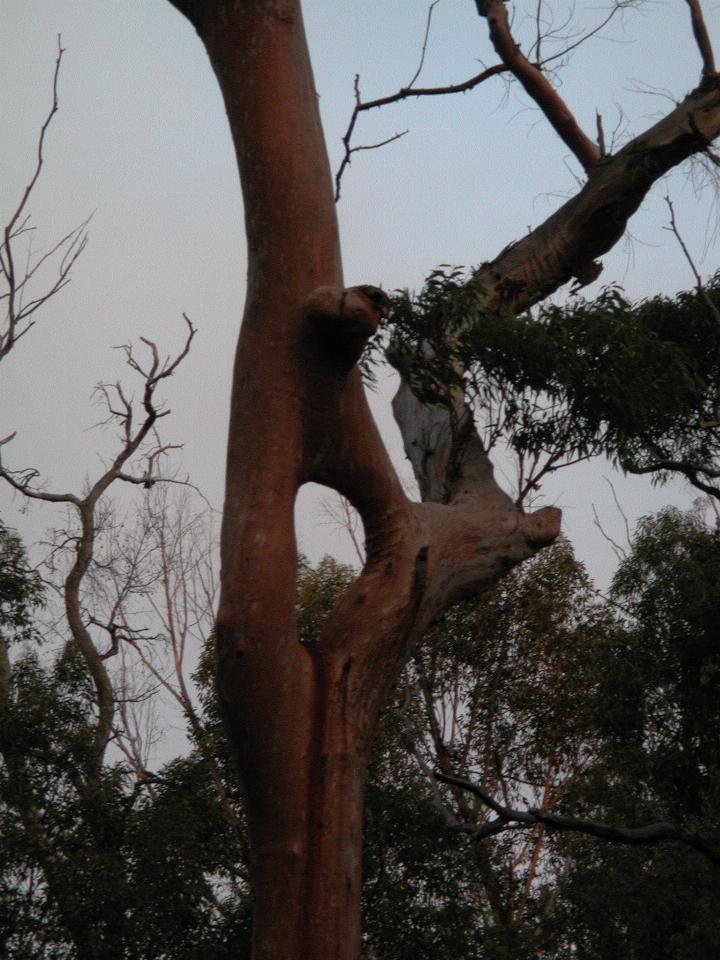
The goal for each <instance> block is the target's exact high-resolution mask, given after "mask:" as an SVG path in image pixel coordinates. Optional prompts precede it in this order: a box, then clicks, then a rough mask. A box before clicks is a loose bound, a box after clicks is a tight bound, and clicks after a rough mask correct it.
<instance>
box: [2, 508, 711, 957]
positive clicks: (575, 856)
mask: <svg viewBox="0 0 720 960" xmlns="http://www.w3.org/2000/svg"><path fill="white" fill-rule="evenodd" d="M12 549H13V551H14V554H13V555H14V556H15V558H16V561H17V562H16V572H17V576H16V578H15V580H14V581H13V583H14V586H13V587H12V590H10V589H8V590H7V591H6V594H5V596H7V597H9V598H11V599H12V598H14V604H15V606H12V605H11V606H10V607H7V608H5V607H3V610H5V609H7V610H8V611H10V612H9V614H8V619H12V620H13V622H14V623H15V624H16V626H15V628H14V629H15V633H14V634H13V636H16V635H17V636H27V637H31V636H33V630H32V607H31V604H32V603H35V602H37V601H38V600H39V599H40V598H41V592H40V589H39V586H38V584H37V581H36V580H35V579H34V578H33V575H32V574H31V573H30V572H29V571H28V570H27V565H26V562H25V558H24V554H23V552H22V547H21V545H19V543H17V542H13V544H12ZM23 571H24V572H23ZM352 575H353V573H352V570H351V569H350V568H349V567H345V566H343V565H341V564H337V563H336V562H335V561H333V560H331V559H329V558H325V559H324V560H323V561H321V563H320V564H319V565H318V566H316V567H313V566H312V565H310V564H309V563H308V562H307V561H305V560H302V561H301V563H300V565H299V570H298V621H299V626H300V635H301V637H302V638H303V640H305V641H306V642H307V641H308V640H312V639H315V638H316V637H317V636H318V634H319V631H320V630H321V629H322V626H323V624H324V622H325V620H326V618H327V616H328V613H329V611H330V610H331V609H332V606H333V604H334V603H335V602H336V600H337V598H338V596H339V595H340V593H341V592H342V591H343V590H344V589H345V588H346V586H347V584H348V582H349V581H350V579H351V578H352ZM8 582H10V581H8ZM23 598H24V599H23ZM612 603H613V605H612V606H608V605H607V604H605V603H602V602H600V601H599V600H598V598H597V596H596V593H595V591H594V590H593V588H592V585H591V584H590V582H589V581H588V578H587V576H586V574H585V572H584V570H583V568H582V565H581V564H579V563H578V562H577V561H576V560H575V558H574V556H573V553H572V550H571V548H570V546H569V545H568V544H567V543H566V542H563V541H560V542H559V543H557V544H556V545H555V546H554V547H552V548H550V549H548V550H545V551H543V552H541V553H540V554H539V555H538V556H537V557H536V558H535V559H534V560H533V561H530V562H528V563H527V564H525V565H523V566H522V567H520V568H519V569H517V570H516V571H514V572H513V573H512V574H511V575H509V576H508V577H507V578H505V579H504V580H503V581H502V582H501V583H500V584H499V585H498V586H497V588H496V589H495V590H493V591H490V592H488V593H487V594H486V595H484V596H483V597H481V598H479V599H478V600H476V601H473V602H468V603H465V604H462V605H460V606H458V607H456V608H454V609H452V610H451V611H449V612H448V613H447V614H446V616H445V617H444V618H443V620H442V622H440V623H439V624H437V625H436V627H435V628H434V629H433V631H432V632H431V634H430V635H429V636H428V638H427V639H426V641H425V642H424V644H423V646H422V648H421V649H420V650H419V651H418V652H417V655H416V657H415V659H414V661H413V662H412V663H411V664H410V665H409V666H408V669H407V671H406V675H405V677H404V680H403V684H402V685H401V688H400V689H399V690H398V692H397V695H396V698H395V701H394V702H393V703H392V704H391V705H390V707H389V709H388V710H387V712H386V714H385V716H384V717H383V720H382V725H381V729H380V733H379V736H378V738H377V741H376V742H375V745H374V749H373V753H372V758H371V764H370V771H369V776H368V783H367V807H366V823H365V867H364V869H365V875H364V887H363V909H364V954H365V956H366V957H367V958H368V960H371V958H372V960H379V958H382V960H410V958H412V960H431V958H432V960H451V958H452V960H455V958H457V957H467V958H471V957H472V958H475V957H477V958H480V957H482V958H483V960H558V958H560V957H565V956H574V957H577V958H582V960H606V958H607V957H613V958H618V960H636V958H638V960H640V958H641V957H642V958H643V960H644V957H652V958H655V957H657V958H659V960H664V958H667V960H670V958H672V960H691V958H692V960H696V958H699V960H705V958H708V960H710V958H711V957H713V958H714V957H715V956H717V955H718V953H720V941H719V940H718V936H719V935H718V933H717V924H716V922H715V920H716V917H717V915H718V911H719V910H720V901H719V900H718V896H719V895H718V892H717V891H718V884H717V878H716V872H717V871H716V868H714V867H712V866H711V865H709V864H707V863H705V862H704V861H703V860H702V858H701V857H700V856H699V855H698V854H697V853H696V852H695V851H690V850H685V849H684V848H679V847H678V846H677V845H661V846H658V847H654V848H642V849H635V848H624V847H619V846H616V845H613V844H608V843H604V842H602V841H599V840H597V839H590V838H586V837H578V836H572V835H568V834H564V833H563V834H556V835H548V834H545V833H543V831H541V830H527V829H523V830H520V831H515V830H507V831H504V832H502V833H499V834H496V835H495V836H493V837H492V838H488V839H485V840H477V839H475V838H473V836H471V835H468V834H466V833H462V832H459V831H458V830H457V829H453V828H451V827H449V826H448V824H447V822H446V820H445V819H444V818H443V816H441V814H440V810H439V807H438V803H437V797H436V795H435V794H434V793H433V789H432V786H431V784H430V783H429V782H428V779H427V777H426V776H425V774H424V773H423V772H422V771H421V770H420V769H419V767H418V765H417V762H416V760H415V758H414V757H413V756H412V755H411V754H410V753H408V751H407V743H406V740H407V736H408V731H409V730H411V731H412V732H413V736H414V739H415V743H416V744H417V745H418V747H419V749H420V750H421V753H422V754H423V756H424V757H425V759H426V762H427V763H428V764H429V765H431V766H439V767H441V768H442V769H446V770H453V771H456V772H458V773H460V774H461V775H465V776H468V777H470V778H472V779H474V780H476V781H477V782H480V783H482V784H483V785H484V786H485V788H486V789H487V790H488V791H489V792H490V793H492V794H493V795H494V796H495V797H497V798H499V799H501V800H502V801H503V802H505V803H509V804H512V805H515V806H519V807H527V806H534V805H536V806H541V805H547V806H550V807H552V808H553V809H555V810H558V811H562V812H567V813H571V814H576V815H584V816H590V817H595V818H597V819H600V820H603V821H605V822H616V823H623V824H628V825H635V824H639V823H645V822H649V821H652V820H657V819H669V820H672V821H673V822H676V823H680V824H683V825H685V826H686V827H687V828H688V829H691V830H702V831H703V832H706V833H712V832H713V831H715V832H716V835H718V837H719V839H720V829H719V828H720V824H719V823H718V817H717V810H718V809H720V787H719V779H720V773H719V771H720V763H719V761H720V757H719V756H718V751H719V749H720V748H719V747H718V744H720V706H718V704H720V697H719V696H718V693H720V690H718V685H719V683H720V654H719V653H718V646H717V630H716V627H715V621H716V611H717V610H718V608H719V607H720V539H719V537H718V534H717V532H715V531H710V530H708V529H707V528H706V526H705V524H704V522H703V520H702V517H701V516H700V515H699V514H689V515H688V514H680V513H678V512H676V511H666V512H664V513H662V514H660V515H658V517H655V518H650V519H648V520H646V521H644V522H643V524H642V525H641V527H640V529H639V532H638V536H637V539H636V542H635V545H634V549H633V552H632V554H631V555H630V556H629V558H628V559H627V561H626V562H625V563H624V564H623V565H622V567H621V568H620V570H619V572H618V575H617V577H616V579H615V582H614V584H613V596H612ZM23 604H24V606H23ZM619 608H622V610H623V611H624V613H623V617H622V619H618V615H617V613H616V612H613V611H617V610H618V609H619ZM3 626H7V624H6V623H4V624H3ZM7 629H8V630H9V629H10V628H9V626H7ZM3 636H5V634H3ZM214 663H215V661H214V651H213V647H212V642H211V640H209V641H208V643H207V645H206V648H205V651H204V653H203V656H202V657H201V660H200V663H199V666H198V669H197V671H196V673H195V677H194V679H195V682H196V685H197V687H198V691H199V697H200V702H201V705H202V721H203V725H202V731H201V732H199V731H198V729H196V728H194V727H193V728H192V730H191V736H192V743H193V747H192V750H191V751H190V753H189V754H188V755H187V756H185V757H180V758H177V759H175V760H173V761H172V762H170V763H168V764H166V765H165V766H164V767H162V768H161V769H160V770H158V771H157V772H156V773H151V774H146V775H145V776H144V777H139V776H138V773H137V771H133V770H132V769H130V767H129V766H128V765H127V764H124V763H121V762H119V761H117V760H116V761H115V762H106V764H105V766H104V768H103V770H102V772H101V775H100V776H99V777H96V776H95V777H93V776H91V775H90V771H91V764H90V763H89V756H90V747H91V743H92V730H93V727H92V722H91V721H92V713H93V709H94V706H93V687H92V684H91V683H90V682H89V680H88V677H87V674H86V670H85V667H84V663H83V661H82V660H81V659H80V658H79V657H77V656H76V655H74V653H73V651H72V649H71V648H66V649H65V650H63V651H61V653H60V655H59V656H57V657H55V658H54V659H53V658H50V657H49V656H47V655H45V656H43V657H42V659H41V658H40V656H39V655H38V653H37V652H35V651H33V650H28V649H26V650H25V651H24V652H22V653H20V654H19V655H17V656H16V657H15V659H14V661H13V663H12V671H11V677H10V686H9V691H8V695H7V697H6V698H5V700H4V702H3V708H2V717H1V721H2V722H1V723H0V754H1V755H2V756H1V760H0V835H2V838H3V843H2V844H0V954H1V955H2V956H7V957H8V960H31V958H33V960H34V958H37V957H42V958H43V960H45V958H50V960H55V958H57V960H61V958H62V960H65V958H67V960H86V958H88V960H95V958H98V960H99V958H103V960H104V958H110V960H113V958H115V957H117V958H122V960H200V958H204V957H213V958H214V960H224V958H227V960H230V958H231V957H232V958H238V957H239V958H242V957H247V956H249V943H250V937H249V923H250V894H249V888H248V884H247V850H246V845H245V837H244V827H243V822H242V811H241V801H240V797H239V792H238V788H237V784H236V782H235V777H234V771H233V766H232V760H231V756H230V750H229V748H228V744H227V742H226V740H225V736H224V732H223V729H222V725H221V723H220V719H219V715H218V710H217V704H216V700H215V695H214ZM219 788H220V789H219ZM441 795H442V798H443V802H444V804H445V806H446V807H447V808H449V809H450V810H452V811H453V813H454V815H455V816H456V817H457V819H458V821H461V822H465V823H469V824H476V825H482V824H485V823H487V822H488V820H490V819H492V817H493V814H492V812H491V811H489V810H488V809H487V808H486V807H485V806H484V805H483V804H482V803H481V802H480V801H478V800H477V799H475V798H473V797H471V796H469V795H468V794H465V793H463V792H461V791H456V790H452V789H449V788H445V787H443V788H442V791H441Z"/></svg>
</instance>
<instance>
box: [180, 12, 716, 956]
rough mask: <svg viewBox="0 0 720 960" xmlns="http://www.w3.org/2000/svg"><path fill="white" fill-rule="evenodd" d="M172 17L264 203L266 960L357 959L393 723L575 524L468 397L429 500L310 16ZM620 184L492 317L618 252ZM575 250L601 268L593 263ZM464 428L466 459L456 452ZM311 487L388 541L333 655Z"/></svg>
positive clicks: (237, 527) (232, 630)
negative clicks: (456, 621)
mask: <svg viewBox="0 0 720 960" xmlns="http://www.w3.org/2000/svg"><path fill="white" fill-rule="evenodd" d="M173 2H174V5H175V6H176V7H177V8H178V9H179V10H180V11H181V12H183V13H184V14H185V15H186V16H187V17H188V18H189V19H190V20H191V22H192V23H193V24H194V26H195V27H196V29H197V31H198V33H199V34H200V36H201V38H202V40H203V42H204V44H205V46H206V49H207V51H208V54H209V57H210V62H211V64H212V66H213V69H214V71H215V73H216V75H217V78H218V82H219V84H220V89H221V91H222V94H223V97H224V101H225V106H226V109H227V113H228V119H229V123H230V129H231V132H232V136H233V141H234V144H235V149H236V153H237V159H238V165H239V170H240V178H241V183H242V190H243V197H244V201H245V218H246V230H247V237H248V258H249V268H248V291H247V301H246V306H245V313H244V317H243V322H242V327H241V333H240V339H239V344H238V352H237V359H236V364H235V370H234V380H233V391H232V400H231V416H230V437H229V444H228V463H227V487H226V501H225V509H224V519H223V529H222V593H221V601H220V609H219V613H218V620H217V643H218V660H219V667H218V690H219V695H220V698H221V703H222V707H223V710H224V715H225V719H226V724H227V729H228V731H229V735H230V738H231V741H232V743H233V745H234V749H235V752H236V755H237V759H238V765H239V769H240V773H241V778H242V782H243V786H244V791H245V797H246V805H247V815H248V825H249V836H250V844H251V850H252V871H253V882H254V893H255V913H254V927H253V957H254V958H255V960H260V958H262V960H281V958H283V960H301V958H302V960H329V958H333V960H357V957H358V955H359V949H360V921H359V903H360V881H361V852H362V808H363V790H364V780H365V772H366V765H367V759H368V752H369V749H370V746H371V743H372V739H373V735H374V731H375V727H376V723H377V719H378V715H379V713H380V711H381V710H382V708H383V706H384V704H385V703H386V701H387V698H388V696H389V694H390V691H391V690H392V688H393V685H394V684H395V682H396V680H397V677H398V675H399V672H400V670H401V669H402V667H403V665H404V664H405V662H406V661H407V658H408V656H409V655H410V652H411V650H412V648H413V645H414V644H415V643H416V642H417V641H418V640H419V638H420V637H421V636H422V634H423V632H424V630H425V629H426V628H427V627H428V626H429V625H430V624H431V623H432V622H433V620H435V619H436V618H437V617H438V616H439V615H440V614H441V613H442V611H443V610H444V609H445V608H446V607H447V606H448V605H449V604H451V603H452V602H454V601H455V600H457V599H458V598H460V597H463V596H466V595H468V594H472V593H476V592H478V591H479V590H482V589H483V588H485V587H486V586H488V585H490V584H492V583H493V582H495V581H496V580H497V579H498V578H499V577H501V576H502V575H503V574H504V573H505V572H507V571H508V570H509V569H510V568H511V567H512V566H514V565H515V564H517V563H519V562H520V561H522V560H523V559H525V558H527V557H529V556H531V555H532V554H533V553H534V552H535V551H536V550H537V549H539V548H540V547H542V546H543V545H546V544H549V543H551V542H552V541H553V540H554V538H555V537H556V536H557V534H558V532H559V523H560V514H559V511H557V510H555V509H552V508H547V509H545V510H541V511H538V512H537V513H534V514H530V515H526V514H525V513H523V512H522V511H521V510H520V509H518V508H516V507H515V506H514V505H513V503H512V502H511V500H510V498H509V497H508V496H507V495H506V494H505V493H503V492H502V491H501V490H500V489H499V487H498V486H497V484H496V483H495V481H494V478H493V472H492V467H491V465H490V463H489V461H488V459H487V457H486V455H485V452H484V450H483V449H482V445H481V444H480V441H479V439H478V437H477V434H476V432H475V428H474V425H473V423H472V417H471V415H470V413H469V411H467V410H466V409H465V407H464V401H463V398H462V396H457V397H453V398H452V403H451V405H450V406H449V407H445V408H441V411H440V413H439V412H438V409H435V408H432V407H427V406H424V405H422V404H419V401H417V399H416V398H414V397H412V396H411V397H407V396H406V398H405V399H406V400H407V401H408V402H407V403H405V410H406V412H407V416H406V417H405V421H406V424H407V426H406V431H405V432H406V435H407V437H410V435H411V433H412V431H413V430H415V432H416V433H417V432H418V430H420V432H422V430H421V428H422V425H423V423H425V422H427V424H429V425H430V426H433V429H434V430H435V434H432V431H430V432H428V431H426V434H427V436H428V437H430V436H431V435H432V443H430V442H428V444H427V445H426V446H425V448H424V449H423V451H422V453H423V456H422V457H421V458H420V460H418V459H417V458H416V461H417V467H418V476H419V479H420V482H421V486H423V487H424V489H423V492H424V494H425V498H426V500H427V501H428V502H424V503H419V504H418V503H413V502H411V501H409V499H408V498H407V497H406V495H405V493H404V492H403V489H402V487H401V485H400V483H399V480H398V478H397V475H396V473H395V471H394V469H393V467H392V465H391V463H390V461H389V459H388V456H387V453H386V451H385V449H384V447H383V444H382V442H381V440H380V437H379V434H378V431H377V429H376V427H375V424H374V423H373V420H372V417H371V415H370V412H369V409H368V406H367V403H366V400H365V396H364V393H363V389H362V385H361V381H360V376H359V373H358V370H357V367H356V365H355V361H356V360H357V358H358V356H359V353H360V350H361V349H362V344H363V343H364V341H365V339H366V338H367V337H368V336H369V335H370V334H371V333H372V332H373V331H374V329H375V328H376V325H377V322H378V319H379V316H380V314H381V313H382V311H383V309H384V302H383V298H382V295H381V294H380V293H379V291H376V290H374V289H373V288H370V287H353V288H350V289H349V290H348V289H346V288H345V287H344V281H343V277H342V267H341V261H340V253H339V241H338V231H337V223H336V218H335V210H334V204H333V185H332V180H331V175H330V170H329V166H328V162H327V155H326V149H325V144H324V141H323V135H322V130H321V126H320V119H319V115H318V109H317V95H316V91H315V88H314V83H313V77H312V70H311V66H310V60H309V56H308V52H307V47H306V42H305V37H304V32H303V25H302V17H301V11H300V6H299V2H298V0H244V2H233V0H204V2H200V0H173ZM698 96H700V97H703V96H707V97H708V99H709V100H711V99H712V98H713V96H715V97H716V96H717V91H715V93H711V92H708V93H707V94H702V95H698ZM685 141H686V145H687V147H688V149H689V147H690V146H692V147H693V149H697V148H698V145H699V144H700V142H701V138H700V137H699V136H698V135H696V134H695V133H694V132H691V133H690V134H689V135H688V137H686V138H685ZM660 153H662V151H659V152H657V156H659V154H660ZM680 153H682V151H681V150H678V149H675V148H674V147H673V148H671V149H670V150H666V151H665V161H663V162H660V161H659V160H658V161H657V162H656V160H655V157H656V153H653V154H652V157H653V162H652V163H651V164H649V167H648V174H647V175H645V176H644V177H641V178H640V179H641V180H642V183H644V184H645V188H646V189H647V186H649V183H650V182H651V180H652V177H651V175H650V172H649V171H650V169H652V171H656V172H657V175H658V176H659V175H660V173H661V172H662V169H661V168H663V167H664V168H665V169H667V168H668V164H670V165H671V163H670V160H671V159H672V158H674V162H677V159H679V158H680ZM671 155H672V157H671ZM638 157H639V159H640V162H641V163H642V161H643V158H644V157H645V154H644V153H642V152H639V153H638ZM603 169H604V168H603V165H602V164H601V165H598V168H597V173H595V174H593V177H592V178H591V181H592V182H593V184H607V185H606V186H599V187H596V186H593V187H592V189H593V190H596V189H599V191H600V194H601V195H602V196H601V199H600V200H597V199H595V200H593V204H594V207H593V209H597V210H601V211H603V217H602V218H601V219H602V223H600V222H597V217H596V225H595V226H594V227H593V226H592V224H590V226H588V223H587V221H588V218H589V219H590V220H592V217H591V216H590V214H584V213H583V211H584V210H585V209H586V207H585V206H584V204H586V202H587V200H586V198H584V199H582V200H580V199H578V200H576V201H575V205H574V206H573V207H572V208H571V210H570V212H569V213H565V214H561V215H560V216H559V219H557V220H556V227H561V229H560V238H561V239H560V242H559V243H558V242H557V241H555V239H554V237H555V229H556V227H548V228H547V230H545V233H542V229H543V228H541V230H540V231H536V234H537V235H538V236H537V239H536V241H535V244H534V246H532V245H531V246H530V247H526V248H523V249H524V250H527V253H523V251H522V250H519V248H520V244H518V245H517V246H516V247H515V248H513V250H518V251H519V252H518V253H517V254H516V255H515V257H514V259H513V252H512V251H506V252H505V254H504V255H503V256H504V259H503V258H498V260H497V261H495V262H494V264H493V265H489V266H488V267H487V268H483V269H486V271H487V278H488V296H489V297H492V298H494V299H493V300H492V302H493V304H495V305H497V306H498V307H500V306H508V305H509V306H510V307H511V308H516V307H521V306H522V305H523V303H524V302H525V303H526V302H530V301H532V300H533V299H537V298H538V297H540V296H541V295H543V294H545V293H547V292H549V291H550V289H554V288H555V287H556V286H557V285H559V284H560V283H562V282H565V280H566V279H568V278H569V276H573V275H577V272H575V273H573V271H574V270H576V265H577V263H578V262H579V260H580V261H582V262H585V261H586V260H588V259H589V260H592V258H593V257H595V256H597V255H598V254H599V253H600V252H601V251H602V250H604V249H608V247H609V246H611V245H612V243H614V242H615V240H616V239H617V237H618V236H619V235H620V233H621V232H622V229H624V221H623V217H625V219H626V218H627V216H628V215H629V213H630V212H631V211H632V209H635V207H636V206H637V203H638V202H639V196H640V187H639V186H638V187H633V188H632V189H630V190H627V189H624V187H623V189H620V191H619V193H620V194H621V195H622V196H621V197H620V198H618V197H617V196H616V193H617V192H618V190H617V187H618V185H620V186H621V187H622V186H623V184H624V182H625V181H624V179H623V178H622V177H616V176H615V175H614V174H613V173H608V174H605V173H603ZM607 169H608V170H610V168H607ZM603 177H605V178H606V179H602V178H603ZM596 178H598V179H596ZM633 182H635V181H634V180H633ZM587 189H588V190H590V184H588V188H587ZM625 194H628V197H627V199H625V198H624V196H625ZM582 196H583V195H581V197H582ZM593 197H595V194H593ZM571 203H572V202H571ZM566 206H567V205H566ZM563 209H564V208H563ZM609 212H613V217H612V218H611V224H610V226H608V225H607V224H606V222H605V221H606V219H607V217H606V214H608V213H609ZM573 224H579V225H578V226H575V227H573V226H572V225H573ZM583 224H584V226H583ZM568 237H572V240H573V242H575V243H576V244H578V246H579V247H580V249H577V250H575V251H574V252H573V254H572V255H571V254H570V253H568V252H567V251H566V250H565V247H566V245H567V243H568V242H569V240H568ZM545 246H547V250H546V249H545ZM511 291H513V292H512V295H511ZM413 403H414V406H413ZM402 406H403V403H402V400H401V401H400V402H399V404H398V410H400V407H402ZM443 410H444V411H445V413H444V414H443V413H442V411H443ZM449 411H453V412H454V416H453V417H450V412H449ZM443 416H445V417H446V420H443ZM447 418H450V419H447ZM400 419H401V420H402V419H403V415H402V413H400ZM451 421H452V422H451ZM458 422H459V423H460V424H461V428H462V429H461V435H462V444H461V445H460V446H458V445H457V443H456V442H455V437H454V436H453V437H451V438H450V439H449V440H448V437H447V431H448V430H451V429H455V428H456V427H457V424H458ZM428 430H429V427H428ZM456 433H457V430H456ZM423 442H424V441H423ZM406 443H408V444H409V450H411V449H413V447H412V443H411V441H410V440H408V439H406ZM416 446H417V444H416ZM431 474H432V475H431ZM307 481H314V482H318V483H323V484H326V485H327V486H330V487H333V488H334V489H335V490H337V491H338V492H340V493H341V494H343V495H344V496H346V497H348V499H349V500H350V501H351V502H352V503H353V505H354V506H355V507H356V508H357V509H358V511H359V512H360V514H361V516H362V519H363V523H364V526H365V533H366V538H367V562H366V564H365V567H364V569H363V571H362V573H361V574H360V575H359V576H358V578H357V579H356V581H355V582H354V583H353V584H352V585H351V586H350V588H349V589H348V591H347V592H346V594H345V595H344V596H343V597H342V599H341V600H340V602H339V603H338V605H337V607H336V609H335V610H334V611H333V613H332V614H331V616H330V619H329V621H328V623H327V625H326V627H325V629H324V631H323V633H322V635H321V637H320V638H319V639H318V640H317V641H316V642H314V643H312V644H310V643H305V644H304V643H302V642H301V640H300V638H299V637H298V634H297V629H296V617H295V576H296V561H297V556H296V544H295V533H294V527H293V508H294V503H295V497H296V494H297V490H298V488H299V487H300V486H301V485H302V484H303V483H305V482H307Z"/></svg>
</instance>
